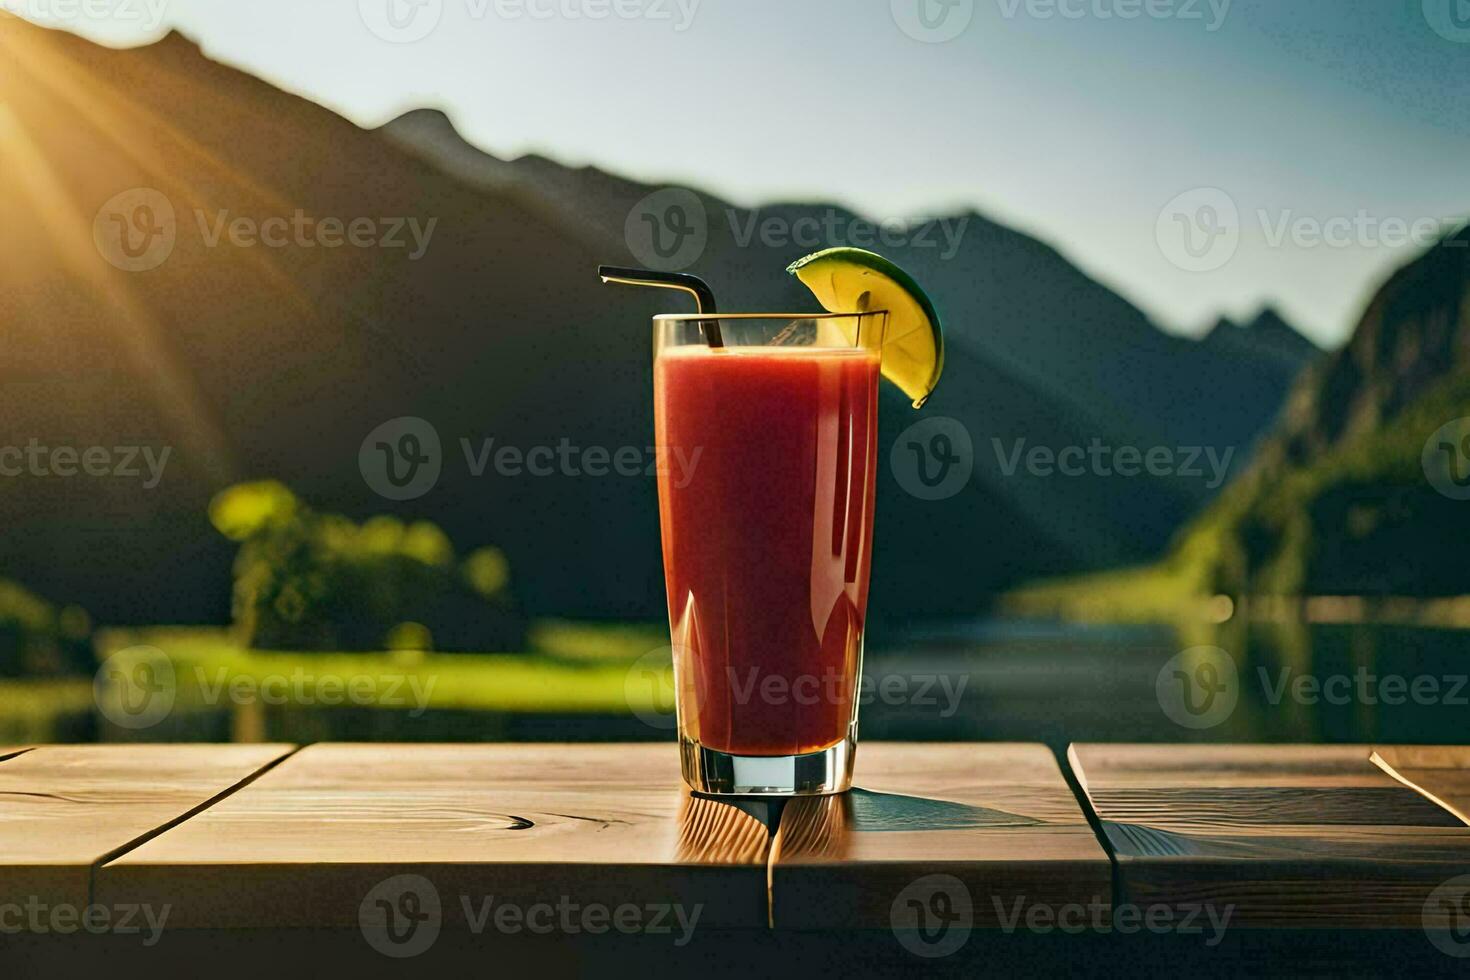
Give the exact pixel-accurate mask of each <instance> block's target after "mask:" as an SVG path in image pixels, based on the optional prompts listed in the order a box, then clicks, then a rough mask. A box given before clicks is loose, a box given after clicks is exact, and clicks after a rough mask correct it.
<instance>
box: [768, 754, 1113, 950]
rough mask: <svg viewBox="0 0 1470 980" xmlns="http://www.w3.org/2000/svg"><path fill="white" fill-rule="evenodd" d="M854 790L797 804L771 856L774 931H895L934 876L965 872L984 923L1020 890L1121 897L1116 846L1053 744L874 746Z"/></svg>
mask: <svg viewBox="0 0 1470 980" xmlns="http://www.w3.org/2000/svg"><path fill="white" fill-rule="evenodd" d="M856 785H857V786H860V787H861V789H858V790H854V791H853V792H851V793H849V794H846V795H844V796H837V797H820V798H807V799H797V800H793V801H792V802H791V803H789V804H788V805H787V807H786V810H785V812H784V813H783V814H782V817H781V824H780V828H779V830H778V832H777V835H776V840H775V845H774V848H773V851H772V856H771V890H772V912H773V916H772V920H773V923H774V924H775V925H776V926H778V927H791V928H843V927H859V928H888V927H889V926H890V925H892V923H893V919H892V912H893V908H894V906H895V903H896V902H900V901H902V900H903V896H907V895H909V894H911V891H906V890H911V886H914V884H915V882H919V881H920V879H924V878H925V877H926V876H929V875H952V876H953V877H955V878H957V879H959V881H960V882H961V883H962V884H963V886H964V890H965V892H967V893H968V899H969V903H970V905H971V908H972V910H973V917H974V922H975V924H976V925H979V926H993V925H996V924H998V923H999V921H1000V912H999V910H1000V909H1001V908H1004V909H1005V910H1006V914H1010V911H1011V910H1012V909H1013V908H1014V907H1015V903H1016V900H1017V899H1021V900H1022V902H1023V907H1025V906H1029V905H1049V906H1053V907H1055V906H1059V905H1062V904H1067V903H1080V904H1084V905H1086V904H1089V903H1101V904H1103V905H1107V904H1108V903H1109V902H1110V897H1111V869H1110V866H1109V864H1108V859H1107V855H1106V853H1105V852H1104V851H1103V849H1102V847H1101V846H1100V845H1099V843H1098V841H1097V839H1096V837H1095V836H1094V834H1093V832H1092V830H1091V828H1090V827H1089V826H1088V823H1087V819H1086V817H1085V816H1084V815H1083V812H1082V809H1081V807H1080V806H1079V805H1078V803H1077V800H1076V798H1075V797H1074V795H1073V793H1072V791H1071V789H1070V788H1069V787H1068V786H1067V783H1066V781H1065V780H1064V779H1063V777H1062V773H1061V770H1060V768H1059V767H1058V765H1057V762H1056V759H1055V758H1054V757H1053V756H1052V754H1051V752H1050V751H1049V750H1048V749H1047V748H1046V747H1045V746H1042V745H1022V744H944V745H939V744H885V743H865V744H864V745H862V746H861V747H860V748H859V750H858V756H857V772H856ZM918 887H919V888H921V889H922V888H923V887H924V885H923V884H920V885H919V886H918Z"/></svg>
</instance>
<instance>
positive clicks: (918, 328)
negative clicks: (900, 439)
mask: <svg viewBox="0 0 1470 980" xmlns="http://www.w3.org/2000/svg"><path fill="white" fill-rule="evenodd" d="M786 271H787V272H789V273H791V274H792V275H793V276H795V277H796V278H798V279H800V280H801V281H802V282H803V283H805V284H806V287H807V288H808V289H810V290H811V291H812V295H814V296H816V298H817V302H818V303H821V304H822V308H823V309H825V310H827V311H828V312H829V313H867V312H870V311H874V310H887V311H888V327H887V330H886V331H885V332H884V336H883V377H885V378H887V379H888V380H889V381H892V382H893V383H894V384H896V385H898V387H899V389H900V390H901V391H903V393H904V394H905V395H908V396H909V398H911V399H913V402H914V407H915V408H919V407H921V406H922V405H923V404H924V402H926V401H927V400H928V399H929V396H930V395H931V394H933V393H934V386H935V385H937V384H939V375H940V374H941V373H942V372H943V371H944V333H943V331H942V330H941V329H940V326H939V314H938V313H937V312H935V309H934V304H933V303H931V302H929V297H928V296H925V295H924V291H923V290H922V289H920V288H919V284H918V283H916V282H914V280H913V277H911V276H910V275H909V274H908V273H907V272H904V271H903V270H902V269H900V268H899V267H898V266H896V265H894V264H893V263H892V262H890V261H888V260H887V259H885V258H884V257H883V256H881V255H878V254H876V253H873V252H869V251H866V250H864V249H861V248H829V249H825V250H823V251H821V252H813V253H812V254H811V255H808V256H807V257H806V258H803V259H798V260H796V261H795V262H793V263H791V264H790V265H789V266H787V267H786ZM848 339H849V340H852V341H854V342H855V340H856V338H851V337H850V338H848Z"/></svg>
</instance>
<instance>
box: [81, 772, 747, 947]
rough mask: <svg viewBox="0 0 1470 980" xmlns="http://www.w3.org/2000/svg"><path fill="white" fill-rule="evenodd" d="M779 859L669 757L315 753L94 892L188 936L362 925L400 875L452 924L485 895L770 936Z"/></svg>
mask: <svg viewBox="0 0 1470 980" xmlns="http://www.w3.org/2000/svg"><path fill="white" fill-rule="evenodd" d="M768 848H769V834H768V833H767V831H766V829H765V827H764V826H763V825H762V824H761V823H760V822H759V821H758V820H756V819H755V818H754V817H752V816H750V815H748V814H747V813H745V812H742V811H741V810H740V809H737V808H736V807H734V806H731V805H729V804H726V803H720V802H715V801H712V800H706V799H700V798H696V797H693V796H692V795H691V794H690V793H689V792H688V790H687V789H685V788H684V787H683V784H682V783H681V781H680V779H679V764H678V753H677V751H676V750H675V749H674V747H673V746H671V745H664V744H651V745H345V744H319V745H313V746H310V747H309V748H306V749H303V750H302V751H301V752H299V753H297V754H296V755H294V756H293V757H291V758H290V759H288V760H286V761H285V762H284V763H282V764H281V765H279V766H277V767H276V768H275V769H273V770H271V771H270V772H269V773H267V774H265V775H264V776H262V777H261V778H260V779H258V780H256V781H255V782H253V783H252V784H251V785H250V786H248V787H246V788H245V789H243V790H241V791H240V792H239V793H236V794H233V795H232V796H230V797H229V798H228V799H226V800H223V801H221V802H220V803H219V804H218V805H217V806H214V807H211V808H209V809H208V810H206V811H204V812H203V813H201V814H199V815H198V816H196V817H195V818H193V819H192V820H189V821H188V822H186V823H184V824H181V825H180V826H177V827H175V828H173V829H171V830H170V831H169V832H167V833H165V834H162V835H160V836H158V837H157V838H155V839H154V840H152V841H149V842H148V843H147V844H145V845H144V846H142V847H139V848H137V849H135V850H132V851H129V852H128V853H127V854H125V855H123V856H122V857H120V858H119V859H118V860H116V861H112V862H110V863H108V864H107V865H106V866H105V867H103V868H101V869H100V870H99V873H98V878H97V888H98V894H99V896H103V897H104V900H107V901H115V902H153V903H155V904H158V903H163V902H168V903H171V904H172V905H173V909H174V911H173V915H172V917H171V918H170V920H169V922H170V924H171V925H175V924H176V925H179V926H184V927H188V926H220V927H239V926H352V927H356V926H357V925H358V924H359V910H360V907H361V906H363V905H364V902H365V901H367V900H368V896H369V892H371V891H372V890H373V889H375V888H376V887H377V886H379V885H380V884H381V883H383V882H384V881H386V880H388V879H390V878H393V877H395V876H398V875H404V874H413V875H418V876H421V877H422V878H424V879H427V881H428V882H429V883H430V885H431V886H432V888H433V890H434V893H435V895H437V897H438V900H439V903H440V907H441V909H442V919H441V923H442V924H443V925H446V926H450V927H454V926H461V927H462V926H464V925H466V924H467V923H468V922H470V921H471V915H470V914H469V912H471V911H473V912H475V913H478V911H479V910H480V909H481V908H482V907H483V902H484V900H485V899H486V898H487V897H489V896H494V898H495V901H496V903H497V904H502V905H504V904H512V905H517V906H520V907H521V908H523V909H524V908H528V907H530V906H532V905H539V904H543V903H551V904H556V903H557V902H558V901H561V900H563V899H565V900H566V901H569V902H576V903H579V904H581V905H583V906H586V905H589V904H600V905H604V906H607V907H609V908H612V907H616V906H619V905H623V904H625V903H637V904H639V905H643V906H646V905H650V904H657V903H663V904H673V903H679V904H681V905H682V906H684V907H685V908H686V910H688V911H690V913H691V914H692V910H693V906H695V905H700V906H702V908H701V909H700V911H699V913H698V914H699V916H700V918H699V922H700V923H701V924H702V925H726V926H745V925H749V926H760V925H763V924H764V923H765V921H766V901H765V899H766V895H765V885H766V880H765V859H766V853H767V850H768ZM467 903H468V910H467V907H466V906H467Z"/></svg>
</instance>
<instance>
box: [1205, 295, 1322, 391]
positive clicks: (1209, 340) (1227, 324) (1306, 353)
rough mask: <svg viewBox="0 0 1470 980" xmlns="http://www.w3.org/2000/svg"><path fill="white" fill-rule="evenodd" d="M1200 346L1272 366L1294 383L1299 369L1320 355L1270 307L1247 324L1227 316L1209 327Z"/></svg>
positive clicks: (1312, 345) (1315, 348) (1310, 343)
mask: <svg viewBox="0 0 1470 980" xmlns="http://www.w3.org/2000/svg"><path fill="white" fill-rule="evenodd" d="M1202 343H1203V344H1204V346H1206V347H1211V348H1214V349H1216V350H1218V351H1220V352H1222V353H1224V354H1226V355H1227V356H1237V357H1240V358H1241V359H1243V360H1251V361H1255V362H1257V363H1260V362H1265V363H1268V364H1271V365H1273V366H1275V367H1276V369H1277V371H1278V372H1280V373H1284V374H1286V375H1288V376H1289V377H1290V378H1292V379H1293V380H1294V379H1295V378H1296V376H1297V375H1298V374H1299V373H1300V372H1301V369H1302V367H1303V366H1305V365H1306V364H1309V363H1311V362H1312V361H1313V360H1315V359H1316V356H1317V354H1318V353H1319V352H1318V350H1317V347H1316V346H1315V345H1314V344H1313V343H1312V342H1311V341H1310V340H1308V339H1307V338H1305V337H1303V336H1302V335H1301V334H1299V333H1297V331H1296V329H1295V328H1293V327H1292V326H1291V325H1290V324H1289V323H1287V322H1286V321H1285V320H1284V319H1282V317H1281V314H1280V313H1278V312H1277V311H1276V310H1275V309H1273V308H1272V307H1269V306H1268V307H1266V308H1265V309H1263V310H1261V312H1260V313H1258V314H1256V317H1255V319H1253V320H1251V321H1250V322H1249V323H1244V324H1242V323H1235V322H1234V321H1232V320H1230V319H1229V318H1228V317H1222V318H1221V319H1220V320H1219V321H1217V322H1216V323H1215V325H1214V326H1213V327H1212V328H1210V332H1209V333H1207V334H1206V335H1205V336H1204V339H1203V341H1202Z"/></svg>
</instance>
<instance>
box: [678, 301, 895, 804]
mask: <svg viewBox="0 0 1470 980" xmlns="http://www.w3.org/2000/svg"><path fill="white" fill-rule="evenodd" d="M869 316H871V315H869ZM821 319H823V318H813V319H811V320H802V321H796V322H797V324H805V325H806V326H807V333H806V335H805V339H806V341H807V342H806V343H796V344H788V343H782V342H781V341H782V340H783V336H782V334H781V332H780V331H779V330H777V326H779V325H780V324H788V325H789V324H791V323H792V321H790V320H783V321H779V324H777V326H764V325H762V326H761V327H759V328H758V327H757V325H756V324H754V323H750V322H747V319H746V318H721V321H720V322H721V327H722V330H723V333H724V335H725V336H726V337H727V338H729V340H733V341H736V342H735V343H730V342H729V340H727V342H726V346H722V347H711V346H709V344H708V343H705V342H704V337H703V336H702V335H700V336H697V337H696V338H695V339H694V340H693V341H692V342H688V343H660V344H659V345H658V350H657V356H656V359H655V364H654V406H655V426H656V430H657V441H658V443H659V447H660V451H661V453H663V454H664V458H665V461H666V463H665V465H663V466H661V467H660V474H659V482H658V492H659V514H660V522H661V526H662V533H663V556H664V574H665V579H666V583H667V587H668V601H669V622H670V627H671V633H672V636H673V646H674V651H675V663H674V673H675V683H676V686H677V699H678V715H679V719H678V720H679V734H680V741H681V743H682V745H683V749H684V756H685V769H686V778H688V777H689V776H690V775H691V774H690V771H689V770H690V768H691V766H692V767H693V768H694V769H695V770H696V772H695V773H694V776H695V777H696V778H691V779H690V780H689V781H690V784H691V785H693V786H695V788H701V789H706V790H709V791H712V792H768V793H781V794H786V793H801V792H837V791H840V790H842V789H845V788H846V787H847V782H848V780H849V779H850V770H851V762H852V750H853V746H854V744H855V737H856V724H857V705H856V697H857V688H858V681H859V677H860V673H861V664H862V635H863V621H864V616H865V613H866V609H867V602H868V569H869V564H870V559H871V556H872V537H873V503H874V492H875V483H876V481H875V478H874V476H875V472H876V466H877V404H878V377H879V354H878V352H877V351H876V350H871V349H865V348H863V347H859V346H857V345H856V344H855V343H854V342H849V341H847V340H845V339H844V338H847V337H853V336H855V335H856V333H857V329H856V324H853V325H852V326H850V327H849V328H848V329H845V330H844V329H834V326H835V325H834V324H832V323H830V322H828V323H825V324H822V323H821V322H820V321H821ZM833 319H847V320H854V321H855V320H858V319H859V318H858V317H847V318H833ZM880 322H881V321H880ZM661 326H662V327H663V329H665V330H669V331H672V330H673V329H674V328H673V327H672V326H671V325H668V324H664V325H661ZM786 329H787V331H788V332H791V333H793V334H794V335H795V336H797V337H801V336H803V334H802V332H801V331H800V330H799V329H798V330H793V329H792V327H791V326H787V327H786ZM753 330H754V331H755V332H752V331H753ZM824 336H825V337H826V338H827V340H828V345H827V346H823V345H821V344H818V343H816V342H815V339H816V338H821V337H824ZM762 338H764V339H765V342H764V343H762V342H760V341H761V340H762ZM741 340H744V341H748V342H749V343H745V344H742V343H739V341H741ZM773 340H774V342H773ZM813 760H815V761H813ZM803 769H805V770H807V771H806V772H803ZM742 770H743V771H742Z"/></svg>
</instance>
